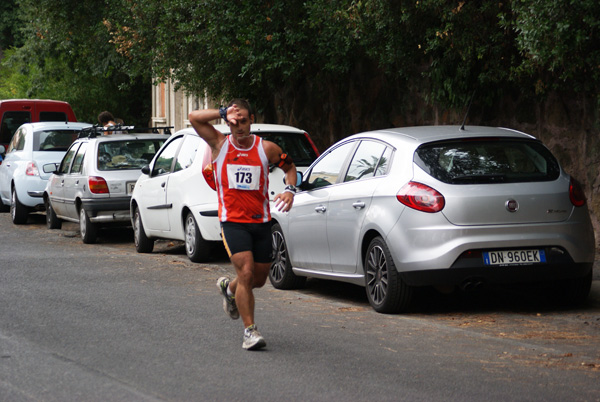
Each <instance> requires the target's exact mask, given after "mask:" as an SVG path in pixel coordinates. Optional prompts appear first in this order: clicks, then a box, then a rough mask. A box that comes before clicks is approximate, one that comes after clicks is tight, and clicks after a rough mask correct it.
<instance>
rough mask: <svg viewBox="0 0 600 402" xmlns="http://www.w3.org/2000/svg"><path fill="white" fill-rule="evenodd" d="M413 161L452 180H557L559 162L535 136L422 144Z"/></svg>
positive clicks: (460, 181) (449, 180) (457, 181)
mask: <svg viewBox="0 0 600 402" xmlns="http://www.w3.org/2000/svg"><path fill="white" fill-rule="evenodd" d="M414 162H415V164H417V165H418V166H419V167H421V168H422V169H423V170H424V171H425V172H427V173H428V174H429V175H431V176H433V177H435V178H436V179H438V180H440V181H442V182H444V183H449V184H486V183H519V182H532V181H551V180H556V179H557V178H558V176H559V174H560V167H559V165H558V162H557V161H556V159H555V158H554V156H552V154H551V153H550V151H549V150H548V149H547V148H546V147H545V146H544V145H542V143H541V142H539V141H536V140H520V139H504V138H502V139H489V138H485V139H469V140H456V141H443V142H435V143H429V144H424V145H421V146H420V147H419V148H418V149H417V151H416V152H415V156H414Z"/></svg>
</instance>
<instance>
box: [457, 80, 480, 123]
mask: <svg viewBox="0 0 600 402" xmlns="http://www.w3.org/2000/svg"><path fill="white" fill-rule="evenodd" d="M476 91H477V88H475V89H474V90H473V93H472V94H471V99H469V106H467V112H466V113H465V118H464V119H463V122H462V124H461V126H460V131H465V123H466V122H467V116H468V115H469V111H470V110H471V104H472V103H473V98H474V97H475V92H476Z"/></svg>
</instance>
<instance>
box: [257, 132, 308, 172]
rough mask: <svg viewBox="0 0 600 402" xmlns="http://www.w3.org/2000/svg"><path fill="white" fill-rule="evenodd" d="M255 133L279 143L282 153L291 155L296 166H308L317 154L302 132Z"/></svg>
mask: <svg viewBox="0 0 600 402" xmlns="http://www.w3.org/2000/svg"><path fill="white" fill-rule="evenodd" d="M257 134H258V135H259V136H260V137H262V138H263V139H265V140H268V141H271V142H274V143H275V144H277V145H279V146H280V147H281V149H282V150H283V152H284V153H286V154H288V155H290V156H291V157H292V160H293V161H294V164H295V165H296V166H309V165H310V164H311V163H313V161H314V160H315V159H317V154H316V152H315V150H314V149H313V147H312V146H311V144H310V141H309V140H308V138H306V136H304V135H303V134H295V133H279V132H270V133H266V132H260V133H257Z"/></svg>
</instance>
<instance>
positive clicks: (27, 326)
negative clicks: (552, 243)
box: [0, 214, 600, 401]
mask: <svg viewBox="0 0 600 402" xmlns="http://www.w3.org/2000/svg"><path fill="white" fill-rule="evenodd" d="M102 234H104V235H105V237H104V238H101V241H100V243H99V244H96V245H84V244H82V243H81V240H80V238H79V237H77V236H76V232H75V231H74V226H73V225H65V228H64V229H63V230H58V231H52V230H47V229H46V228H45V225H44V220H43V217H39V216H38V217H32V219H31V222H30V223H29V224H27V225H23V226H14V225H12V223H10V220H9V216H8V215H7V214H0V401H84V400H85V401H163V400H169V401H200V400H216V401H221V400H234V401H236V400H240V401H242V400H243V401H254V400H266V401H279V400H282V399H286V400H288V401H297V400H310V401H325V400H328V401H329V400H332V401H333V400H335V401H338V400H339V401H372V400H378V401H386V400H390V401H404V400H406V401H431V400H436V401H445V400H449V401H481V400H486V401H506V400H524V401H525V400H527V401H537V400H540V401H542V400H543V401H564V400H569V401H599V400H600V297H598V294H599V293H600V292H599V291H600V289H598V286H597V285H598V283H599V282H597V281H596V282H595V283H594V292H593V293H594V294H593V297H591V298H590V300H589V302H588V303H587V304H586V305H584V306H582V307H581V308H578V309H574V310H564V309H559V308H556V307H549V306H550V303H549V301H548V300H545V299H543V298H540V297H539V295H535V292H530V291H526V290H522V289H490V290H489V291H487V292H486V293H485V294H472V295H471V294H469V295H461V296H444V295H439V294H437V293H433V292H431V293H424V294H423V295H422V299H421V301H420V304H419V306H420V307H419V308H418V309H417V310H416V311H415V312H413V313H410V314H402V315H382V314H377V313H375V312H374V311H373V310H372V309H371V308H370V306H369V305H368V302H367V301H366V297H365V295H364V290H363V289H362V288H360V287H356V286H351V285H345V284H338V283H333V282H328V281H318V280H310V281H309V282H308V284H307V288H306V289H303V290H299V291H279V290H276V289H274V288H272V287H271V286H270V285H267V286H265V287H264V288H263V289H260V290H258V291H257V292H256V297H257V313H256V318H257V323H258V325H259V328H260V330H261V332H262V333H263V335H264V336H265V338H266V340H267V348H266V349H264V350H262V351H258V352H247V351H244V350H243V349H242V348H241V342H242V339H241V336H242V324H241V322H240V321H232V320H230V319H229V318H228V317H227V316H226V315H225V313H224V312H223V310H222V306H221V298H220V296H219V294H218V292H217V289H216V287H215V282H216V279H217V278H218V277H219V276H221V275H231V274H232V268H231V266H230V265H229V263H228V261H227V259H226V258H225V256H224V255H219V256H217V258H216V260H215V261H214V262H213V263H211V264H193V263H191V262H190V261H189V260H188V259H187V257H186V256H185V253H184V251H183V249H182V247H181V245H180V244H175V243H172V242H160V243H159V244H158V245H157V249H156V250H155V252H154V253H152V254H145V255H142V254H137V253H136V252H135V249H134V246H133V244H132V242H131V238H132V237H131V232H130V231H128V230H125V231H123V230H112V231H106V232H103V233H102ZM595 278H596V279H598V270H596V273H595Z"/></svg>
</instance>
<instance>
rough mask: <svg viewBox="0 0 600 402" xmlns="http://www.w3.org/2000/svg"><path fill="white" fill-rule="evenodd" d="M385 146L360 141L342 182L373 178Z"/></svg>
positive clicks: (373, 142) (378, 143)
mask: <svg viewBox="0 0 600 402" xmlns="http://www.w3.org/2000/svg"><path fill="white" fill-rule="evenodd" d="M385 149H386V146H385V145H384V144H382V143H380V142H375V141H361V142H360V144H359V146H358V149H357V150H356V152H355V153H354V156H353V157H352V161H351V162H350V167H349V168H348V172H347V173H346V177H344V182H348V181H353V180H360V179H365V178H368V177H373V176H375V172H376V171H377V167H378V166H379V161H380V160H381V157H382V155H383V152H384V151H385Z"/></svg>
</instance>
